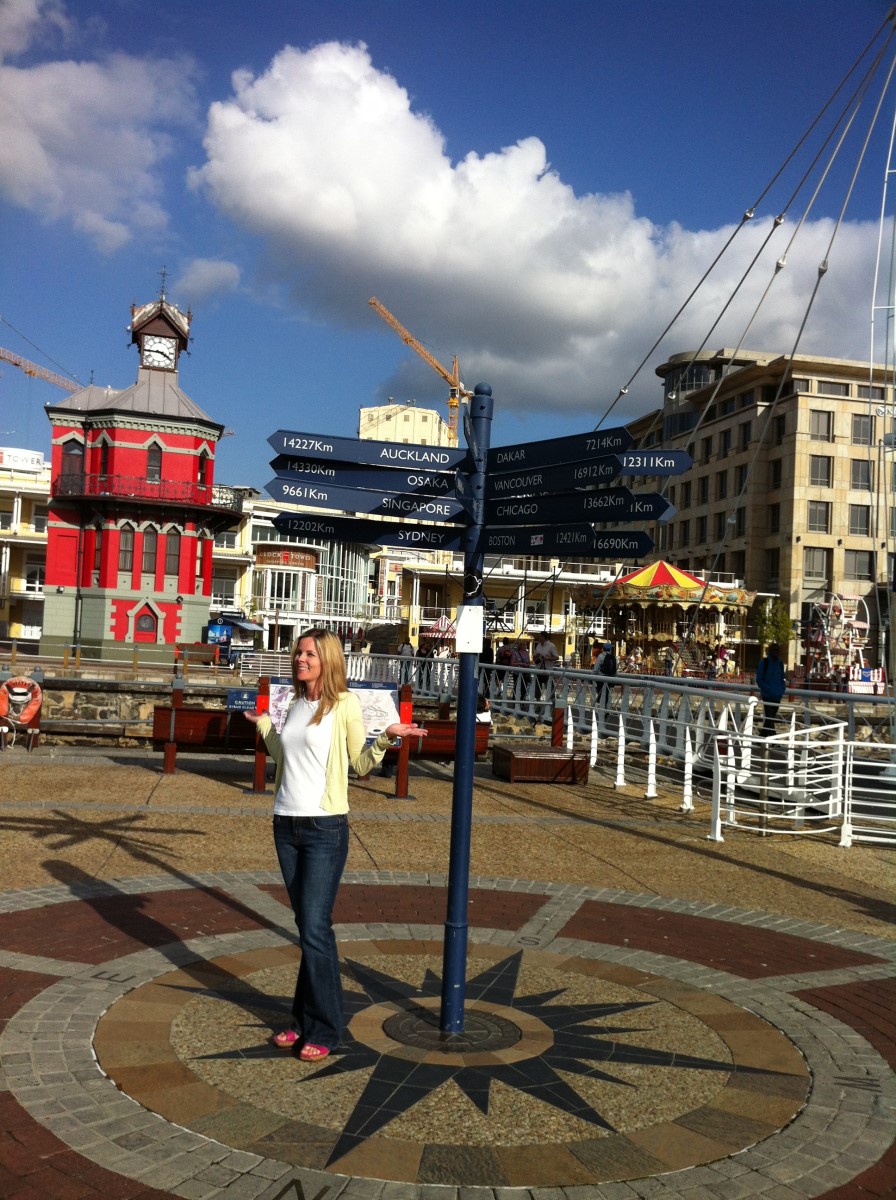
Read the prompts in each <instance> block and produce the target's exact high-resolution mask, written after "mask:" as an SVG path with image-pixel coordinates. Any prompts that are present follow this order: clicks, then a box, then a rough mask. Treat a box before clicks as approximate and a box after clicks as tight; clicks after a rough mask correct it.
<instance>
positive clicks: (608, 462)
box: [485, 450, 693, 500]
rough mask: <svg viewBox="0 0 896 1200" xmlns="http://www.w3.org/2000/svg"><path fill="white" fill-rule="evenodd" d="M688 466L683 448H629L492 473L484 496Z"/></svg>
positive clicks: (541, 492) (551, 490)
mask: <svg viewBox="0 0 896 1200" xmlns="http://www.w3.org/2000/svg"><path fill="white" fill-rule="evenodd" d="M691 466H693V459H692V458H691V456H690V454H686V453H685V451H684V450H646V451H645V450H630V451H628V452H627V453H625V454H607V455H602V456H601V457H600V458H594V459H591V460H590V461H586V462H567V463H562V464H561V465H560V466H553V467H530V468H526V469H524V470H519V471H501V472H495V473H494V474H492V475H489V477H488V479H487V480H486V485H485V498H486V500H492V499H494V498H495V497H497V496H549V495H554V494H555V493H557V492H568V491H570V490H571V489H572V488H578V487H583V488H584V487H592V486H594V485H596V484H601V483H609V482H610V480H612V479H618V477H619V476H620V475H680V474H681V472H682V471H687V470H688V468H689V467H691Z"/></svg>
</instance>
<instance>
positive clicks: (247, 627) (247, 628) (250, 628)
mask: <svg viewBox="0 0 896 1200" xmlns="http://www.w3.org/2000/svg"><path fill="white" fill-rule="evenodd" d="M227 624H228V625H232V626H233V627H234V629H242V630H243V631H244V632H245V633H264V626H263V625H256V624H255V623H254V622H253V621H228V622H227Z"/></svg>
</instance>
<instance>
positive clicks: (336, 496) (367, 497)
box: [266, 479, 465, 521]
mask: <svg viewBox="0 0 896 1200" xmlns="http://www.w3.org/2000/svg"><path fill="white" fill-rule="evenodd" d="M266 487H267V491H268V493H269V495H271V496H272V497H273V498H274V499H275V500H287V501H290V502H291V503H293V504H307V505H310V506H312V507H314V508H332V509H335V510H336V511H337V512H361V513H375V514H376V515H377V516H381V517H409V518H411V519H416V520H418V521H451V520H454V519H455V518H456V517H458V516H460V515H462V514H463V513H464V511H465V510H464V507H463V505H462V504H461V503H460V502H459V501H458V500H455V499H454V498H453V497H451V496H414V495H403V494H401V493H400V492H371V491H363V490H362V489H361V488H350V487H338V486H333V485H331V484H329V483H319V482H318V483H303V482H301V481H297V480H293V479H272V480H271V481H270V483H268V484H267V485H266Z"/></svg>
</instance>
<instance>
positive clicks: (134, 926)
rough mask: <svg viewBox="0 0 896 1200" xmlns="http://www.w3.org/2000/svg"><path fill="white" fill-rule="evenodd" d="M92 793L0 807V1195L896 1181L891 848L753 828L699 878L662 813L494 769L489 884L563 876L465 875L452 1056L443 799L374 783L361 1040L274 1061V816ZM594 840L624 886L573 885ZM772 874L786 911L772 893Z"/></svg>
mask: <svg viewBox="0 0 896 1200" xmlns="http://www.w3.org/2000/svg"><path fill="white" fill-rule="evenodd" d="M36 765H37V774H38V775H39V774H40V771H41V769H42V768H41V767H40V763H39V761H38V763H37V764H36ZM15 774H16V775H18V771H16V772H15ZM93 775H94V782H93V788H92V790H89V789H87V787H86V779H85V777H84V776H83V775H79V772H78V770H77V769H76V770H75V771H74V780H73V782H74V785H75V786H74V789H73V791H74V795H75V796H76V799H75V800H74V801H72V802H70V808H69V809H66V807H65V805H64V803H61V802H60V801H59V800H58V799H57V798H55V797H54V799H53V800H52V801H50V802H48V801H46V800H43V801H37V800H36V799H35V800H32V799H31V797H32V796H33V795H34V791H33V790H32V789H33V788H34V780H33V779H29V782H28V786H27V788H26V789H25V791H24V792H22V793H17V803H16V805H15V806H12V805H10V804H8V803H3V804H2V807H0V821H2V822H3V825H4V833H7V832H8V833H9V834H10V835H11V837H12V845H13V847H14V849H13V850H12V851H11V849H10V846H11V843H10V842H9V841H7V839H6V838H5V836H4V843H3V844H4V850H3V856H4V862H5V864H6V865H7V866H8V867H9V879H10V881H11V883H12V886H13V888H16V887H17V888H18V890H8V891H5V892H0V1016H2V1021H3V1024H2V1033H0V1056H2V1059H0V1067H2V1073H0V1119H2V1121H3V1125H2V1128H3V1130H4V1132H2V1133H0V1197H3V1200H44V1198H45V1197H50V1198H54V1197H55V1198H58V1200H64V1198H71V1200H81V1198H82V1197H83V1198H91V1197H100V1196H104V1197H106V1198H107V1200H116V1198H118V1197H121V1198H122V1200H161V1198H162V1197H169V1196H180V1197H184V1198H185V1200H191V1198H196V1200H205V1198H206V1197H207V1198H209V1200H212V1198H219V1197H220V1198H221V1200H242V1198H243V1197H247V1198H250V1200H251V1198H254V1197H259V1198H260V1200H292V1198H293V1197H295V1198H296V1200H336V1197H337V1196H339V1195H341V1194H342V1193H345V1196H346V1200H349V1198H350V1197H352V1196H357V1197H359V1200H361V1198H363V1200H380V1197H381V1198H382V1200H490V1198H491V1200H509V1198H507V1197H506V1194H505V1191H504V1190H505V1189H508V1188H512V1189H521V1190H520V1191H518V1192H517V1194H518V1195H521V1196H523V1197H525V1196H527V1195H530V1196H531V1197H532V1200H562V1198H563V1197H565V1198H566V1200H633V1198H634V1197H642V1198H644V1200H646V1198H647V1197H650V1196H654V1195H659V1194H662V1195H663V1196H668V1197H673V1198H674V1197H678V1196H680V1197H682V1198H687V1200H740V1198H741V1197H750V1196H756V1197H760V1196H761V1197H764V1198H767V1200H803V1198H809V1197H813V1196H827V1197H828V1198H829V1200H868V1198H869V1197H875V1196H876V1197H884V1196H887V1195H891V1194H894V1189H896V1155H894V1151H893V1130H894V1127H896V1079H894V1074H893V1068H894V1065H896V1051H894V1035H896V1029H894V1021H893V1017H892V1013H893V1011H894V1008H896V940H894V939H893V937H892V925H891V924H888V919H887V917H886V915H885V914H886V912H887V906H886V903H885V902H884V900H883V897H884V896H885V895H886V894H887V891H888V889H889V884H888V880H890V881H892V866H891V864H890V863H889V861H888V860H887V858H886V856H885V855H883V854H880V853H879V852H864V851H861V850H860V851H859V852H858V853H855V854H854V853H853V852H852V851H850V852H842V851H841V852H839V854H832V853H830V852H829V848H828V847H824V846H819V845H818V844H815V845H813V844H812V843H806V844H805V847H800V848H798V849H797V850H794V848H793V847H792V846H788V847H787V848H786V849H780V848H779V846H780V844H777V845H776V846H774V847H771V846H769V845H768V844H765V845H762V844H760V843H759V842H758V841H754V840H751V839H742V843H741V844H740V846H739V847H738V848H739V849H740V850H741V852H742V855H743V858H744V862H743V863H742V864H740V863H738V861H737V855H736V854H735V853H734V848H733V847H732V846H731V844H730V843H729V844H726V846H725V848H724V850H723V851H721V852H718V851H716V850H714V851H713V855H714V859H713V861H714V862H715V865H716V866H717V867H718V871H717V873H716V876H715V877H711V876H710V875H708V874H704V873H703V869H704V864H706V863H707V862H708V857H707V855H706V851H705V848H704V847H703V846H701V845H700V842H699V837H695V834H694V831H693V827H690V828H689V827H687V826H686V825H685V823H684V822H679V821H678V819H677V818H675V817H673V816H671V815H670V808H669V807H664V802H663V801H662V800H660V801H658V802H657V804H656V805H654V806H653V808H650V806H647V805H644V804H643V802H642V801H639V800H638V799H637V798H634V797H620V796H619V795H618V794H615V795H614V794H613V792H612V790H611V789H610V790H606V791H601V790H600V789H599V788H595V787H593V786H592V785H589V786H588V788H586V789H582V790H581V792H580V794H578V795H576V796H575V797H572V796H570V792H569V789H563V788H554V787H550V786H544V785H541V786H536V787H529V788H525V787H523V788H520V787H516V788H510V787H504V786H503V785H500V784H496V783H493V782H492V781H488V783H487V785H486V786H484V788H483V796H482V804H481V806H480V809H479V812H480V816H479V817H478V818H477V822H476V825H475V828H474V841H475V843H476V847H477V849H476V855H477V865H479V866H483V865H485V864H486V863H488V862H491V861H494V862H496V863H497V862H498V861H503V862H504V864H509V863H511V862H513V861H514V860H515V859H516V860H518V863H519V864H521V863H522V862H523V861H526V860H528V862H529V863H530V865H532V866H533V867H535V868H537V869H538V870H546V867H545V865H544V864H546V863H547V862H548V860H549V859H552V861H553V866H552V869H551V873H552V876H553V878H554V880H555V882H550V883H548V882H538V881H537V880H532V879H530V878H528V877H523V876H522V873H520V874H518V875H506V874H501V875H498V874H495V873H492V874H488V873H483V872H482V871H481V870H480V871H479V872H478V873H476V874H474V875H473V876H472V878H471V882H470V905H469V922H470V930H469V938H470V944H469V955H468V963H467V981H466V1000H465V1028H464V1032H463V1034H461V1035H452V1036H450V1037H448V1038H446V1037H444V1036H442V1035H440V1033H439V1029H438V1025H439V1010H440V995H441V972H442V957H441V956H442V923H443V921H444V914H445V900H446V881H445V878H444V874H440V873H439V872H438V871H433V870H427V871H420V870H419V866H418V864H419V862H420V859H421V856H425V855H427V854H429V853H430V851H431V849H432V848H433V847H434V846H435V845H436V844H437V843H438V842H439V839H440V838H444V836H445V828H444V825H445V821H446V820H447V814H446V812H445V793H446V790H447V789H448V785H447V784H446V782H445V781H444V780H442V779H440V778H436V777H420V778H419V779H415V780H414V785H415V791H417V792H419V793H420V800H419V803H416V802H414V803H413V804H412V803H410V802H408V801H403V802H398V801H396V800H395V799H394V798H392V797H389V796H388V795H386V794H385V788H386V787H387V785H386V784H383V785H382V787H381V788H380V787H379V786H378V784H375V783H371V784H366V785H362V786H359V787H358V789H357V791H358V794H357V795H355V796H354V797H353V809H354V817H353V834H354V842H353V850H352V858H351V859H350V863H349V867H350V870H349V871H348V873H347V875H346V879H345V882H344V884H343V887H342V889H341V891H340V895H339V900H338V905H337V911H336V921H337V934H338V937H339V945H340V957H341V962H342V969H343V979H344V985H345V992H346V1011H347V1030H346V1036H345V1040H344V1044H343V1046H342V1047H341V1049H340V1052H339V1053H338V1054H335V1055H332V1056H330V1057H329V1058H328V1059H327V1060H326V1061H325V1062H323V1063H314V1064H303V1063H301V1062H300V1061H299V1059H298V1057H297V1056H296V1055H295V1054H294V1053H292V1052H289V1051H285V1052H284V1051H282V1050H277V1049H276V1048H274V1047H273V1046H272V1044H271V1041H270V1036H271V1032H272V1030H274V1029H276V1028H278V1027H280V1026H281V1025H282V1024H283V1023H285V1020H286V1015H287V1008H288V1003H289V997H290V996H291V993H292V986H293V982H294V976H295V970H296V966H297V962H298V951H297V950H296V948H295V946H294V945H293V944H292V942H293V939H294V928H293V922H292V914H291V912H290V911H289V909H288V906H287V903H286V896H285V893H284V890H283V888H282V884H281V883H280V880H279V876H278V875H277V873H276V872H275V871H273V870H271V869H270V866H271V864H270V858H271V851H270V846H269V844H268V842H267V838H266V836H262V830H263V827H264V826H266V825H267V823H268V822H267V818H266V816H265V813H266V810H267V809H268V807H269V800H270V798H269V797H268V798H264V797H259V798H257V802H256V800H252V799H247V798H246V797H245V794H243V798H242V800H240V801H239V803H238V806H237V809H236V811H233V812H228V811H227V802H228V801H230V802H232V801H233V800H234V799H237V793H236V792H235V790H234V788H233V787H232V785H229V784H227V783H226V782H218V783H215V782H214V781H209V780H202V781H200V786H199V787H195V786H191V784H192V783H193V781H191V780H190V779H189V777H187V776H184V777H175V779H173V780H171V779H165V780H159V779H158V777H157V775H155V774H154V773H153V772H150V771H145V770H144V771H139V770H137V768H136V767H134V766H129V767H127V768H125V769H124V770H122V769H121V768H118V767H116V768H106V769H103V770H100V769H99V768H94V769H93ZM122 777H125V778H122ZM125 784H126V790H127V792H128V796H127V798H125V797H123V796H122V797H121V798H119V797H117V795H116V791H115V788H116V786H118V787H124V786H125ZM135 787H136V789H137V791H136V793H135V791H134V789H135ZM141 787H142V788H143V789H144V800H143V801H142V803H143V804H144V807H143V808H141V809H140V810H139V811H138V812H135V811H134V810H133V803H134V801H135V800H137V801H139V799H140V795H139V793H140V789H141ZM577 791H578V789H577ZM197 796H198V798H199V800H198V803H192V802H191V801H192V800H195V799H196V797H197ZM399 803H401V804H402V805H404V807H402V808H401V810H400V811H399V810H398V809H397V808H396V805H398V804H399ZM128 804H131V807H130V808H128V807H127V805H128ZM365 806H366V811H365ZM109 810H111V811H109ZM390 829H391V831H392V834H391V840H390V839H389V837H387V833H388V831H389V830H390ZM241 831H246V832H247V833H248V836H242V833H241ZM598 844H599V845H600V854H601V856H602V859H603V861H604V862H605V864H606V865H605V866H604V867H601V868H599V871H600V873H601V874H603V876H604V877H605V878H604V881H603V882H604V885H603V886H595V885H593V884H591V883H588V882H586V881H584V880H583V879H582V878H580V877H579V876H580V873H581V872H583V871H584V869H585V865H586V863H587V861H588V859H589V858H590V859H591V861H592V868H591V870H592V874H594V872H595V864H596V862H597V858H596V854H595V848H596V847H597V846H598ZM229 846H232V847H233V853H231V851H230V850H229V848H228V847H229ZM803 850H805V853H804V856H803V857H800V855H801V854H803ZM402 857H403V861H404V864H405V865H404V866H401V862H402ZM203 858H204V859H205V865H204V869H199V866H198V864H199V860H200V859H203ZM384 860H385V861H386V862H387V863H388V865H387V866H384V865H383V864H384ZM234 863H236V864H237V865H235V866H234ZM695 866H697V867H699V868H700V870H695V869H694V868H695ZM799 867H801V868H802V870H803V875H802V876H800V874H799V869H798V868H799ZM759 877H762V878H764V879H766V880H767V881H768V887H767V888H766V889H765V890H764V894H763V899H772V898H774V901H775V907H776V908H777V911H776V912H771V911H764V910H763V909H762V908H755V907H753V904H752V903H751V902H752V900H753V897H754V895H755V894H756V881H757V878H759ZM626 883H627V884H628V886H625V885H626ZM35 884H38V886H35ZM638 884H640V887H639V886H637V885H638ZM676 884H677V887H675V889H674V890H672V888H671V887H670V885H676ZM632 885H635V886H632ZM713 892H715V895H713ZM818 913H823V914H824V916H825V918H827V920H826V921H825V920H819V919H818ZM838 917H839V918H840V919H839V920H838V919H837V918H838ZM832 918H833V919H832Z"/></svg>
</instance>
